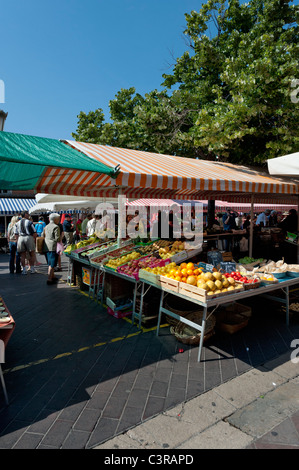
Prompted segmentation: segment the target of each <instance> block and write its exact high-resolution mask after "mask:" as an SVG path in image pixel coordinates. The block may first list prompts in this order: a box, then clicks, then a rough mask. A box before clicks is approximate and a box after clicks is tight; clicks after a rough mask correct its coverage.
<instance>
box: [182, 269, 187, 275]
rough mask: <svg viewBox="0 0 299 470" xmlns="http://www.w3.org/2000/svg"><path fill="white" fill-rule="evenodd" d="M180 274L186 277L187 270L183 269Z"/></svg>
mask: <svg viewBox="0 0 299 470" xmlns="http://www.w3.org/2000/svg"><path fill="white" fill-rule="evenodd" d="M181 273H182V276H187V273H188V269H186V268H183V269H182V271H181Z"/></svg>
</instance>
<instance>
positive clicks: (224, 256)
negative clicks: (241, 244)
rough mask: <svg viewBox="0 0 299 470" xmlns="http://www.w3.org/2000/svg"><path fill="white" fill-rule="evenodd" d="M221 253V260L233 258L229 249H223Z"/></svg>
mask: <svg viewBox="0 0 299 470" xmlns="http://www.w3.org/2000/svg"><path fill="white" fill-rule="evenodd" d="M221 254H222V260H223V261H232V260H233V254H232V253H231V251H224V252H222V253H221Z"/></svg>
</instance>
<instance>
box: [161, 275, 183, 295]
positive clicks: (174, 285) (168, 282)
mask: <svg viewBox="0 0 299 470" xmlns="http://www.w3.org/2000/svg"><path fill="white" fill-rule="evenodd" d="M160 283H161V289H162V290H164V289H167V290H171V291H173V292H179V284H180V283H179V281H176V280H175V279H169V278H168V277H165V276H160Z"/></svg>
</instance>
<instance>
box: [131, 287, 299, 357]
mask: <svg viewBox="0 0 299 470" xmlns="http://www.w3.org/2000/svg"><path fill="white" fill-rule="evenodd" d="M143 282H144V283H145V284H147V285H148V286H152V287H157V286H156V285H155V284H152V283H150V282H149V281H147V280H143ZM296 284H299V278H284V279H282V280H279V282H278V283H277V284H273V285H265V286H261V287H258V288H255V289H248V290H243V291H240V292H236V293H235V294H229V295H223V296H219V297H216V298H214V299H211V300H207V301H206V302H202V301H199V300H195V299H193V298H191V297H189V296H187V295H183V294H181V293H179V292H174V291H172V290H168V289H163V290H161V298H160V306H159V315H158V324H157V332H156V334H157V336H158V335H159V329H160V324H161V316H162V313H166V314H167V315H169V316H170V317H173V318H175V319H176V320H179V321H181V322H183V323H185V324H187V325H189V326H191V327H193V328H195V329H196V330H198V331H200V333H201V336H200V343H199V350H198V362H199V361H200V359H201V352H202V346H203V341H204V335H205V325H206V320H207V313H208V309H209V308H211V307H214V309H213V311H212V312H211V313H213V312H214V311H215V310H216V308H218V307H219V306H220V305H224V304H228V303H231V302H236V301H238V300H242V299H246V298H250V297H254V296H257V295H263V296H265V297H267V298H269V299H271V300H275V301H278V302H281V303H283V304H284V305H285V306H286V324H287V325H288V324H289V287H290V286H293V285H296ZM279 289H280V290H282V291H283V293H284V298H280V297H276V296H272V295H270V293H272V292H273V291H276V290H279ZM165 294H172V295H176V296H178V297H180V298H183V299H185V300H186V301H189V302H193V303H195V304H197V305H200V306H201V307H203V317H202V324H201V325H198V324H197V323H194V322H192V321H190V320H188V319H186V318H184V317H181V316H180V315H177V314H175V313H174V312H172V311H170V310H168V309H166V308H164V307H163V300H164V295H165ZM135 316H136V313H135ZM133 321H134V316H132V322H133Z"/></svg>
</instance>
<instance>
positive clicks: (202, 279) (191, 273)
mask: <svg viewBox="0 0 299 470" xmlns="http://www.w3.org/2000/svg"><path fill="white" fill-rule="evenodd" d="M145 270H146V271H150V272H152V273H154V274H160V275H162V276H165V277H168V278H169V279H175V280H176V281H179V282H183V283H186V284H189V285H192V286H197V287H199V288H201V289H204V290H205V291H207V292H208V293H209V292H210V293H211V294H212V293H213V294H220V293H222V292H227V291H233V290H234V289H235V288H236V287H239V286H238V284H237V281H236V280H235V279H234V278H233V277H230V276H229V277H227V276H226V275H224V274H222V273H220V272H218V271H213V272H211V271H208V272H204V271H203V269H202V268H198V267H196V265H194V263H192V262H189V263H181V264H180V265H177V264H176V263H174V262H172V263H169V264H168V265H167V266H164V267H156V268H146V269H145ZM211 294H210V295H211Z"/></svg>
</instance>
